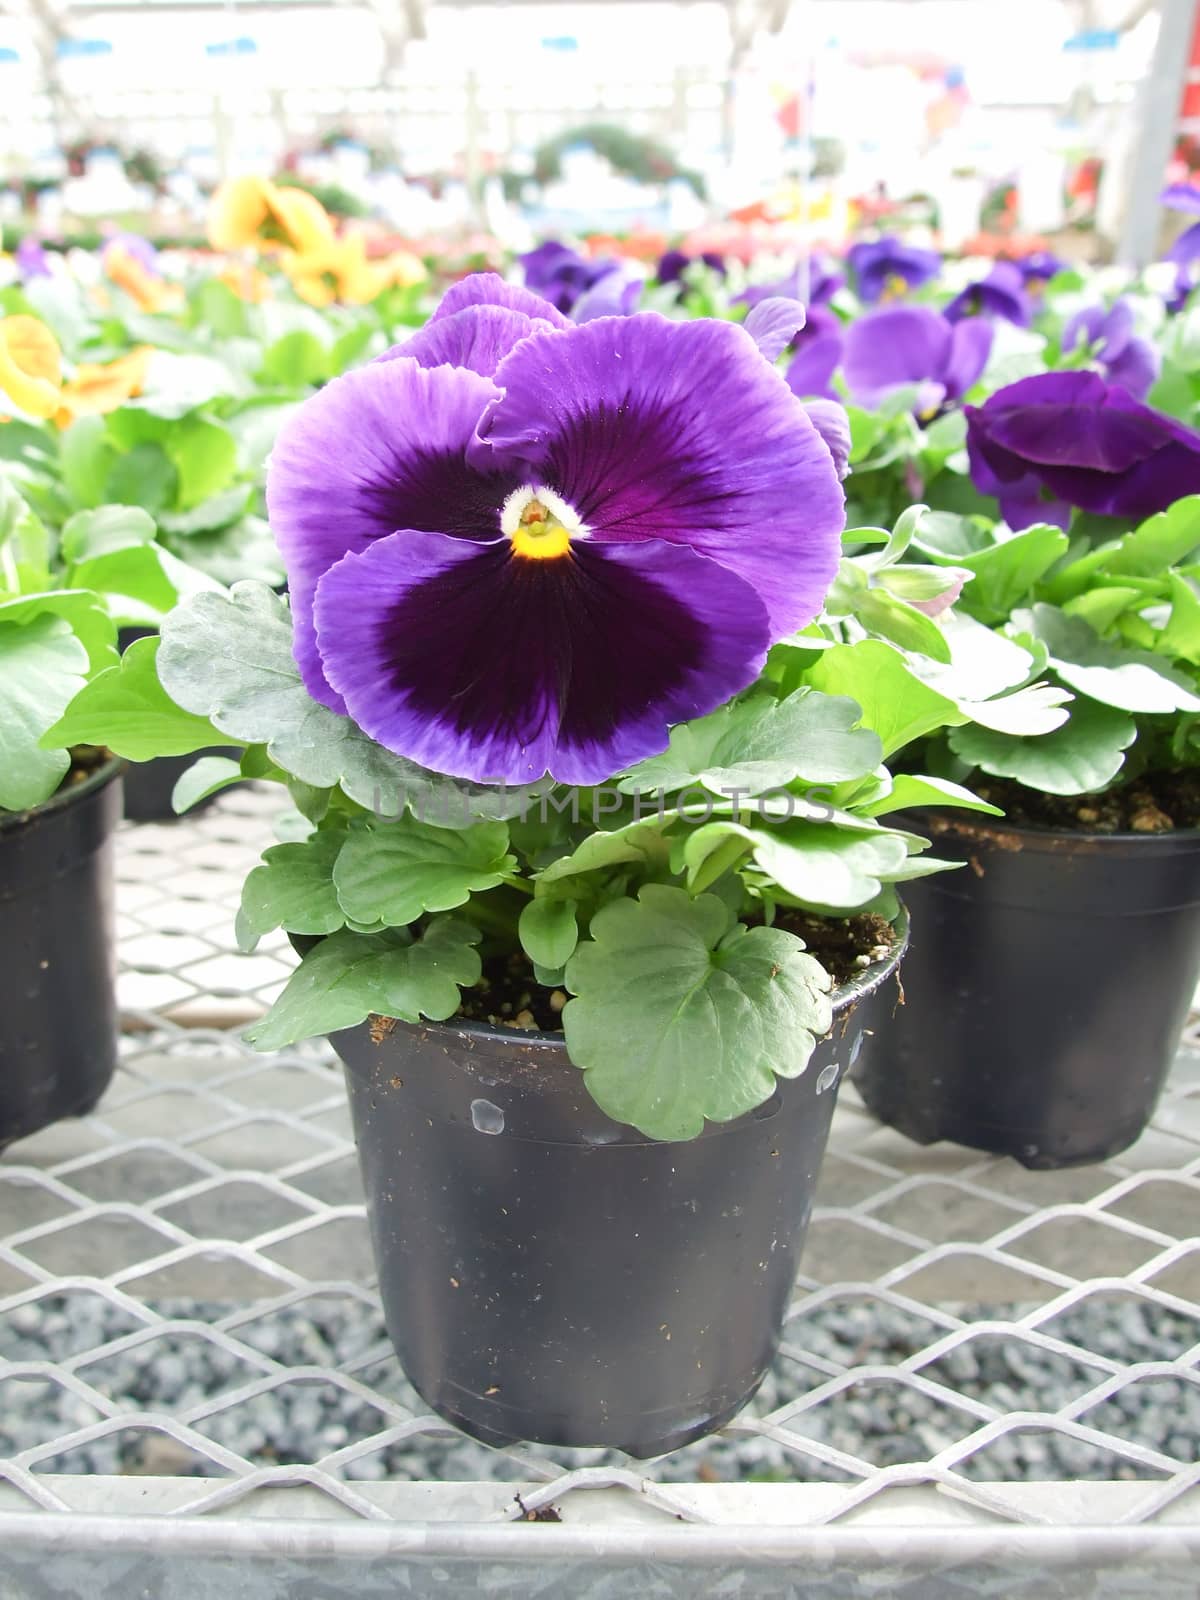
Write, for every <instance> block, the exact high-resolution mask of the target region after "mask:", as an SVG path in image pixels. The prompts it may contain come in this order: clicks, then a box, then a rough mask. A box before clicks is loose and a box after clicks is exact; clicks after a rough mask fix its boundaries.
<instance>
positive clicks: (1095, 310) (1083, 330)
mask: <svg viewBox="0 0 1200 1600" xmlns="http://www.w3.org/2000/svg"><path fill="white" fill-rule="evenodd" d="M1134 329H1135V322H1134V316H1133V308H1132V306H1130V304H1129V303H1128V301H1126V300H1118V301H1117V302H1116V303H1115V304H1114V306H1113V308H1112V310H1111V311H1106V310H1105V309H1104V307H1103V306H1088V307H1086V308H1085V309H1084V310H1083V311H1077V312H1076V313H1075V315H1074V316H1073V317H1068V319H1067V322H1066V325H1065V326H1064V328H1063V333H1062V348H1063V354H1064V355H1069V354H1070V352H1071V351H1072V350H1075V349H1078V348H1079V346H1080V345H1091V346H1094V347H1095V356H1096V360H1097V361H1098V362H1099V363H1100V365H1101V366H1102V367H1103V368H1104V375H1105V377H1106V378H1107V379H1108V381H1109V382H1110V383H1119V384H1120V385H1121V387H1122V388H1123V389H1128V390H1129V392H1130V394H1131V395H1132V396H1133V397H1134V399H1135V400H1144V399H1145V398H1146V395H1147V394H1148V393H1149V392H1150V387H1151V385H1152V384H1153V383H1154V381H1155V380H1156V379H1157V377H1158V374H1159V372H1160V370H1161V368H1162V358H1161V357H1160V355H1159V353H1158V350H1157V349H1156V347H1155V346H1154V345H1152V344H1151V343H1150V341H1149V339H1142V338H1139V336H1138V335H1137V333H1136V332H1135V331H1134Z"/></svg>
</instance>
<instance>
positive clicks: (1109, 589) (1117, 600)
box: [1063, 583, 1145, 633]
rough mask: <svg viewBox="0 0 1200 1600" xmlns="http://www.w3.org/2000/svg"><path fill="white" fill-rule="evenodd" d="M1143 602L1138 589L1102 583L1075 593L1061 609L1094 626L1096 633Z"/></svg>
mask: <svg viewBox="0 0 1200 1600" xmlns="http://www.w3.org/2000/svg"><path fill="white" fill-rule="evenodd" d="M1143 604H1145V596H1144V595H1143V593H1142V591H1141V590H1140V589H1130V588H1127V587H1125V586H1124V585H1121V586H1118V585H1116V584H1107V583H1102V584H1100V585H1098V586H1097V587H1096V588H1094V589H1086V590H1085V591H1084V592H1083V594H1077V595H1075V596H1074V598H1073V599H1070V600H1068V601H1067V602H1066V603H1065V604H1064V606H1063V610H1064V611H1065V612H1066V614H1067V616H1068V617H1081V618H1082V619H1083V621H1084V622H1086V623H1087V624H1088V626H1089V627H1090V628H1095V630H1096V632H1097V633H1103V632H1104V631H1105V630H1106V629H1107V628H1110V627H1111V626H1112V625H1113V623H1114V622H1115V621H1116V620H1117V618H1118V617H1119V616H1121V615H1122V614H1123V613H1124V612H1126V611H1128V610H1129V608H1130V606H1138V605H1143Z"/></svg>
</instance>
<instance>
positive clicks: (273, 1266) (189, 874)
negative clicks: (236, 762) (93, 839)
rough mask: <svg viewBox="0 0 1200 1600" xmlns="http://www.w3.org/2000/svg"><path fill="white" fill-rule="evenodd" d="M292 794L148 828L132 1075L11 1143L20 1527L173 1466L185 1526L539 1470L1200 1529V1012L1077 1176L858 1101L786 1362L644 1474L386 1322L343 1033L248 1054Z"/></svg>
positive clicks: (133, 955) (267, 976)
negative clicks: (485, 1439) (545, 1424)
mask: <svg viewBox="0 0 1200 1600" xmlns="http://www.w3.org/2000/svg"><path fill="white" fill-rule="evenodd" d="M275 804H276V802H275V799H274V797H273V796H272V795H270V794H261V793H256V792H255V791H253V790H251V789H240V790H236V791H233V792H231V793H230V794H228V795H226V796H224V797H223V798H222V799H221V801H220V802H219V803H218V804H217V805H216V806H214V807H213V808H212V809H210V810H208V811H206V812H204V813H202V814H201V815H200V816H199V817H196V818H194V819H191V820H185V821H183V822H180V823H177V824H171V825H162V826H158V825H141V826H126V827H124V828H123V829H122V832H121V835H120V841H119V894H118V910H119V922H120V939H121V959H122V970H121V976H120V987H119V994H120V1002H121V1008H122V1016H123V1039H122V1056H121V1066H120V1069H119V1071H118V1074H117V1077H116V1080H115V1082H114V1084H113V1086H112V1088H111V1090H110V1092H109V1093H108V1094H107V1096H106V1097H105V1098H104V1100H103V1101H102V1103H101V1105H100V1106H99V1108H98V1109H97V1110H96V1111H95V1113H94V1114H93V1115H91V1116H90V1117H88V1118H86V1119H83V1120H80V1121H71V1122H65V1123H60V1124H59V1125H57V1126H56V1127H53V1128H50V1129H47V1130H45V1131H44V1132H43V1133H41V1134H39V1135H37V1136H35V1137H33V1138H31V1139H27V1140H25V1141H23V1142H21V1143H19V1144H17V1145H14V1146H12V1147H10V1148H9V1149H8V1150H7V1152H6V1153H5V1154H4V1156H3V1157H2V1158H0V1542H2V1541H3V1525H4V1517H5V1514H6V1513H10V1512H23V1513H28V1512H30V1511H31V1510H33V1509H40V1510H44V1511H46V1512H47V1513H54V1512H59V1513H67V1512H70V1511H71V1510H72V1508H73V1507H74V1505H75V1504H76V1503H77V1502H76V1500H75V1499H74V1498H73V1496H72V1493H71V1485H72V1483H73V1482H75V1481H76V1480H77V1479H78V1477H79V1475H81V1474H82V1475H87V1476H90V1477H93V1478H97V1479H99V1478H103V1479H106V1480H107V1479H109V1478H118V1477H119V1478H124V1479H131V1478H134V1477H137V1476H146V1477H151V1478H155V1479H158V1480H164V1479H165V1480H171V1481H172V1482H173V1484H174V1486H175V1487H174V1490H173V1491H172V1493H171V1494H169V1495H166V1494H165V1491H164V1495H165V1498H162V1499H161V1502H160V1503H161V1508H162V1509H164V1511H165V1513H166V1514H167V1515H172V1514H183V1513H186V1514H188V1515H197V1514H201V1515H205V1514H212V1515H216V1514H218V1513H220V1514H224V1515H226V1516H237V1515H243V1514H247V1513H248V1511H249V1510H250V1502H251V1501H254V1500H255V1497H256V1496H257V1497H259V1501H258V1505H259V1509H258V1512H257V1514H259V1515H264V1514H267V1513H265V1512H264V1511H263V1510H262V1506H263V1505H265V1504H268V1503H269V1505H270V1507H271V1508H272V1510H273V1511H274V1513H275V1514H278V1515H284V1516H296V1515H299V1514H301V1513H298V1512H297V1511H296V1510H294V1509H290V1506H291V1504H292V1502H291V1501H290V1500H289V1496H288V1495H287V1494H285V1495H283V1496H282V1497H279V1496H273V1497H272V1496H269V1495H268V1496H267V1499H266V1500H263V1499H262V1498H261V1497H262V1495H263V1493H264V1491H268V1490H273V1489H280V1488H286V1489H288V1490H289V1491H293V1490H294V1491H298V1492H300V1493H301V1496H302V1499H303V1504H304V1505H305V1506H306V1507H307V1508H309V1509H308V1511H306V1512H305V1513H303V1514H305V1515H308V1514H311V1508H312V1506H313V1504H314V1501H313V1498H312V1496H313V1495H314V1493H315V1495H316V1496H317V1498H318V1500H319V1503H320V1507H321V1511H320V1515H322V1516H326V1517H328V1516H334V1517H339V1516H340V1517H346V1518H352V1519H353V1518H365V1519H375V1520H378V1519H382V1518H386V1517H389V1516H395V1515H398V1514H400V1513H397V1512H396V1510H395V1509H394V1508H392V1509H388V1508H387V1507H386V1506H385V1505H383V1504H382V1503H381V1501H380V1498H379V1496H378V1495H377V1494H372V1493H371V1492H370V1486H371V1483H372V1481H373V1480H417V1481H421V1482H426V1483H430V1484H437V1483H442V1484H451V1483H458V1482H463V1481H466V1480H474V1481H482V1480H490V1481H492V1482H494V1483H504V1484H511V1485H514V1486H516V1485H520V1486H521V1487H520V1491H519V1494H520V1497H519V1499H518V1498H517V1497H516V1494H515V1493H514V1494H512V1495H509V1494H507V1493H506V1494H505V1496H504V1498H503V1499H501V1500H495V1499H493V1500H492V1501H490V1502H488V1506H489V1507H490V1508H489V1509H486V1510H485V1511H484V1512H481V1515H485V1516H487V1517H489V1518H493V1519H494V1518H500V1519H504V1518H507V1519H511V1520H520V1519H523V1518H530V1517H533V1516H535V1515H536V1514H537V1513H538V1512H539V1511H545V1510H546V1509H547V1508H551V1507H553V1508H556V1509H557V1508H559V1507H561V1506H562V1505H563V1504H564V1502H568V1501H570V1500H571V1498H572V1497H573V1496H578V1495H581V1494H582V1493H583V1492H584V1491H585V1490H588V1489H593V1488H596V1487H608V1488H616V1489H617V1490H620V1491H622V1492H623V1493H624V1494H625V1495H626V1497H627V1499H628V1501H629V1503H630V1504H631V1505H632V1504H633V1502H634V1500H635V1499H636V1502H637V1514H638V1515H639V1516H640V1517H643V1518H644V1517H645V1516H646V1515H652V1514H655V1513H659V1514H661V1516H662V1518H663V1519H664V1522H666V1521H672V1522H673V1521H674V1519H676V1518H682V1519H684V1520H686V1521H706V1520H711V1521H721V1520H733V1521H736V1520H738V1514H736V1513H735V1512H731V1511H730V1510H729V1508H728V1505H727V1503H726V1502H725V1501H723V1500H722V1499H721V1498H720V1496H719V1495H718V1494H717V1492H716V1489H715V1486H716V1485H720V1484H728V1483H731V1482H751V1483H785V1484H791V1485H806V1486H809V1492H808V1493H807V1494H806V1495H805V1496H802V1497H797V1498H796V1499H795V1501H794V1502H789V1512H788V1515H789V1517H790V1518H791V1519H792V1520H793V1521H797V1520H801V1521H809V1522H811V1523H814V1524H816V1523H820V1524H831V1523H839V1522H848V1521H853V1520H854V1519H855V1518H856V1517H857V1516H859V1515H861V1513H862V1511H863V1508H864V1507H868V1506H870V1505H872V1504H877V1503H878V1502H879V1500H880V1497H883V1498H884V1499H886V1498H887V1497H888V1496H889V1495H891V1496H896V1495H899V1496H903V1495H904V1494H905V1492H907V1491H910V1490H912V1489H913V1488H914V1487H918V1486H925V1487H927V1488H931V1489H933V1490H936V1491H937V1492H938V1494H939V1495H940V1496H941V1497H942V1498H949V1499H950V1500H952V1501H953V1502H954V1506H955V1508H956V1514H957V1515H961V1516H966V1517H968V1518H972V1519H976V1520H982V1521H995V1520H996V1519H1000V1520H1002V1521H1009V1522H1014V1523H1020V1522H1024V1523H1030V1524H1044V1523H1054V1522H1059V1523H1067V1524H1070V1523H1071V1522H1072V1520H1077V1521H1088V1520H1092V1517H1091V1516H1090V1515H1089V1514H1086V1513H1085V1511H1084V1510H1083V1504H1084V1502H1082V1501H1080V1500H1079V1499H1078V1497H1074V1498H1073V1497H1072V1495H1071V1494H1061V1493H1057V1494H1051V1493H1045V1494H1037V1493H1029V1492H1025V1493H1023V1494H1014V1493H1012V1492H1009V1490H1011V1482H1010V1480H1012V1479H1020V1480H1031V1479H1032V1480H1041V1481H1042V1482H1044V1483H1052V1484H1069V1483H1072V1482H1077V1481H1079V1480H1085V1481H1088V1482H1090V1483H1093V1484H1094V1485H1096V1487H1097V1489H1098V1488H1099V1485H1100V1484H1101V1483H1104V1484H1110V1485H1111V1484H1120V1485H1123V1486H1124V1488H1123V1489H1122V1491H1121V1497H1120V1499H1119V1501H1113V1502H1112V1505H1113V1508H1114V1509H1113V1512H1112V1515H1111V1516H1108V1517H1107V1520H1108V1521H1109V1522H1110V1524H1111V1523H1114V1522H1116V1523H1120V1522H1126V1523H1140V1522H1145V1521H1149V1520H1152V1519H1156V1518H1159V1517H1166V1518H1167V1519H1168V1520H1170V1521H1174V1522H1178V1521H1180V1520H1185V1521H1200V1466H1198V1465H1197V1448H1196V1445H1197V1438H1198V1437H1200V1239H1197V1238H1195V1237H1194V1236H1193V1235H1194V1233H1195V1230H1196V1221H1197V1217H1198V1216H1200V1037H1197V1035H1196V1033H1195V1032H1193V1033H1192V1035H1191V1036H1190V1037H1189V1039H1188V1040H1185V1043H1184V1047H1183V1049H1182V1052H1181V1055H1180V1059H1179V1062H1178V1066H1177V1070H1176V1072H1175V1074H1174V1076H1173V1079H1172V1081H1171V1084H1170V1087H1169V1090H1168V1093H1167V1096H1166V1099H1165V1101H1164V1103H1163V1105H1162V1107H1161V1109H1160V1111H1159V1113H1158V1115H1157V1117H1156V1119H1155V1122H1154V1126H1153V1127H1152V1128H1151V1129H1150V1130H1149V1131H1148V1132H1147V1134H1146V1135H1145V1137H1144V1138H1143V1139H1142V1140H1141V1142H1140V1143H1139V1144H1138V1145H1137V1146H1136V1148H1134V1149H1133V1150H1131V1151H1129V1152H1127V1153H1126V1154H1125V1155H1123V1156H1122V1157H1120V1158H1119V1159H1118V1160H1115V1161H1112V1162H1109V1163H1107V1164H1105V1165H1104V1166H1100V1167H1093V1168H1085V1169H1080V1170H1076V1171H1071V1172H1065V1173H1048V1174H1034V1173H1028V1172H1025V1171H1024V1170H1023V1169H1021V1168H1019V1167H1017V1166H1015V1165H1014V1164H1013V1163H1010V1162H1007V1161H1002V1160H996V1159H992V1158H989V1157H985V1156H981V1155H979V1154H977V1153H973V1152H970V1151H966V1150H961V1149H958V1148H955V1147H952V1146H942V1145H939V1146H935V1147H933V1148H930V1149H921V1148H918V1147H917V1146H915V1145H912V1144H910V1143H909V1142H908V1141H907V1140H905V1139H904V1138H902V1137H901V1136H899V1135H898V1134H895V1133H893V1132H891V1131H890V1130H888V1129H886V1128H881V1127H880V1126H878V1125H877V1124H876V1123H875V1122H874V1121H873V1120H872V1119H871V1118H870V1117H869V1116H868V1115H867V1114H866V1113H865V1112H864V1110H863V1109H862V1107H861V1105H860V1104H859V1103H858V1102H857V1100H856V1098H855V1096H854V1093H853V1091H852V1090H849V1089H843V1091H842V1096H841V1103H840V1105H839V1108H838V1112H837V1117H836V1121H835V1125H834V1133H833V1140H832V1144H831V1146H830V1150H829V1155H828V1158H827V1161H826V1164H825V1168H824V1172H823V1176H822V1182H821V1189H820V1193H819V1200H820V1204H819V1207H818V1209H817V1211H816V1213H815V1215H814V1219H813V1224H812V1229H811V1234H810V1239H809V1244H808V1248H807V1251H806V1254H805V1257H804V1261H803V1275H802V1276H801V1278H800V1279H799V1281H798V1282H797V1285H796V1294H795V1299H794V1302H793V1304H792V1307H791V1310H790V1313H789V1317H788V1322H787V1327H786V1330H785V1338H784V1345H783V1348H782V1351H781V1353H780V1356H779V1359H778V1362H777V1365H776V1368H775V1371H774V1372H773V1374H772V1375H771V1377H770V1378H769V1379H768V1381H767V1383H766V1384H765V1385H764V1388H763V1390H762V1391H761V1392H760V1394H759V1396H758V1397H757V1398H756V1400H755V1401H754V1402H753V1403H752V1405H751V1407H750V1408H749V1409H748V1410H747V1412H745V1413H744V1414H743V1415H742V1416H740V1417H739V1418H738V1419H736V1420H735V1421H734V1422H733V1423H732V1424H731V1425H730V1426H729V1427H728V1428H727V1429H726V1430H725V1432H724V1434H723V1435H722V1436H721V1437H720V1438H719V1439H717V1440H715V1441H703V1442H701V1443H699V1444H696V1445H692V1446H689V1447H688V1448H687V1449H685V1450H682V1451H679V1452H677V1453H676V1454H675V1455H673V1456H670V1457H664V1458H662V1459H661V1460H659V1461H656V1462H651V1463H632V1462H630V1461H627V1460H624V1459H622V1458H620V1457H618V1456H616V1455H613V1454H612V1453H609V1454H607V1455H601V1454H600V1453H599V1452H582V1451H576V1452H570V1451H554V1450H550V1449H547V1448H543V1447H532V1446H531V1447H523V1448H514V1449H509V1450H494V1451H493V1450H488V1449H485V1447H483V1446H479V1445H476V1444H474V1443H469V1442H466V1441H463V1440H461V1438H460V1437H459V1436H458V1435H456V1434H455V1433H454V1431H453V1430H452V1429H451V1428H449V1427H448V1426H447V1425H446V1424H445V1423H443V1422H442V1421H441V1420H439V1419H437V1418H435V1417H432V1416H430V1415H429V1414H428V1412H426V1411H425V1410H424V1408H423V1407H422V1404H421V1402H420V1400H419V1399H418V1397H417V1396H416V1395H415V1394H414V1392H413V1391H412V1390H411V1389H410V1388H409V1387H408V1385H407V1384H406V1382H405V1380H404V1377H403V1374H402V1373H401V1372H400V1370H399V1368H398V1365H397V1363H396V1360H395V1357H394V1356H393V1355H392V1353H391V1349H390V1346H389V1345H388V1342H387V1339H386V1336H385V1334H384V1330H383V1325H382V1320H381V1317H380V1312H379V1304H378V1300H377V1297H376V1294H375V1290H374V1286H373V1278H372V1266H371V1256H370V1249H369V1245H368V1240H367V1234H366V1224H365V1219H364V1214H363V1207H362V1201H361V1193H360V1190H359V1185H358V1177H357V1170H356V1165H355V1155H354V1149H353V1143H352V1139H351V1136H350V1133H349V1127H348V1120H347V1113H346V1107H345V1099H344V1094H343V1089H342V1083H341V1077H340V1073H339V1072H338V1071H336V1070H335V1065H334V1061H333V1057H332V1054H331V1052H330V1051H329V1049H328V1047H327V1046H325V1045H324V1044H323V1043H314V1044H311V1045H305V1046H302V1047H300V1048H296V1049H292V1050H289V1051H286V1052H284V1053H281V1054H280V1055H278V1056H275V1057H265V1058H264V1057H261V1056H258V1055H255V1054H253V1053H252V1052H251V1051H250V1050H249V1049H248V1048H247V1047H246V1046H244V1045H243V1044H242V1043H241V1042H240V1039H239V1033H240V1030H241V1028H242V1027H243V1026H244V1024H245V1023H246V1022H247V1021H248V1020H249V1019H250V1018H252V1017H253V1016H255V1015H257V1014H258V1013H259V1012H260V1011H261V1009H262V1007H263V1005H264V1004H265V1003H266V1002H267V1001H268V1000H269V999H270V997H271V996H272V995H273V994H274V993H275V992H276V991H277V990H278V988H279V986H280V985H281V983H282V982H283V981H284V979H285V978H286V975H287V973H288V971H289V969H290V967H291V964H292V960H293V958H292V956H291V953H290V950H288V948H287V946H286V943H285V942H284V941H283V940H282V939H281V938H275V939H269V940H266V941H264V943H263V945H262V946H261V947H260V949H259V950H258V951H257V952H256V953H255V954H254V955H253V956H243V955H238V954H235V953H231V946H232V935H231V928H232V918H233V910H234V907H235V905H236V899H237V894H238V889H239V885H240V879H241V876H242V874H243V873H244V871H245V869H246V867H247V866H248V865H249V864H250V863H251V862H252V861H254V860H255V859H256V858H257V856H258V854H259V851H260V850H261V848H262V847H263V845H264V844H266V843H268V842H269V841H270V837H271V819H272V815H273V812H274V808H275ZM297 1308H299V1309H300V1310H301V1311H302V1312H303V1320H302V1321H299V1320H298V1319H297V1317H296V1316H295V1315H294V1312H295V1310H296V1309H297ZM298 1329H299V1331H298ZM51 1334H53V1349H54V1353H55V1355H56V1357H57V1359H55V1360H53V1361H51V1360H48V1359H47V1358H46V1350H47V1345H48V1344H49V1343H50V1336H51ZM16 1385H21V1386H24V1387H23V1388H22V1401H23V1409H22V1412H21V1415H22V1416H23V1417H24V1418H25V1421H24V1422H23V1423H22V1426H21V1428H20V1429H17V1428H16V1425H15V1423H6V1418H7V1414H8V1412H9V1411H10V1409H13V1408H10V1407H9V1406H7V1405H6V1404H5V1394H6V1392H8V1393H9V1395H10V1396H12V1395H14V1394H15V1393H16V1390H15V1388H10V1386H16ZM35 1393H36V1395H37V1396H38V1397H39V1404H38V1405H37V1406H36V1407H34V1408H33V1412H32V1414H33V1415H35V1416H36V1418H37V1421H36V1423H35V1424H34V1426H33V1432H34V1434H36V1437H32V1438H31V1435H30V1423H29V1421H28V1419H29V1416H30V1415H31V1410H30V1398H31V1396H32V1395H34V1394H35ZM14 1415H15V1410H14ZM697 1485H699V1486H701V1492H696V1489H695V1486H697ZM817 1485H822V1486H824V1487H823V1488H822V1489H821V1490H820V1492H817V1490H816V1487H815V1486H817ZM706 1486H713V1488H712V1493H711V1495H710V1496H709V1499H707V1500H706V1498H705V1494H706V1492H707V1487H706ZM1193 1491H1194V1492H1193ZM405 1503H406V1504H411V1503H415V1502H405ZM1106 1504H1107V1502H1106ZM497 1508H498V1509H497ZM405 1514H411V1515H414V1516H415V1515H417V1513H416V1512H411V1513H405Z"/></svg>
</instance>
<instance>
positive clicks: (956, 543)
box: [913, 511, 995, 566]
mask: <svg viewBox="0 0 1200 1600" xmlns="http://www.w3.org/2000/svg"><path fill="white" fill-rule="evenodd" d="M913 543H914V545H915V546H916V547H917V549H918V550H921V551H923V552H924V553H925V554H926V555H928V556H932V557H933V558H934V560H936V561H945V562H948V563H951V564H952V565H954V566H965V565H966V557H967V556H973V555H978V554H979V553H980V552H981V551H984V550H990V549H991V548H992V546H993V544H994V543H995V540H994V536H993V535H992V533H991V530H990V529H989V528H987V527H985V526H984V525H983V523H982V522H981V521H980V520H979V518H978V517H962V516H958V515H957V514H956V513H955V512H953V511H927V512H926V513H925V515H924V517H922V519H921V525H920V527H919V528H918V530H917V531H916V533H915V534H914V535H913Z"/></svg>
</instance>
